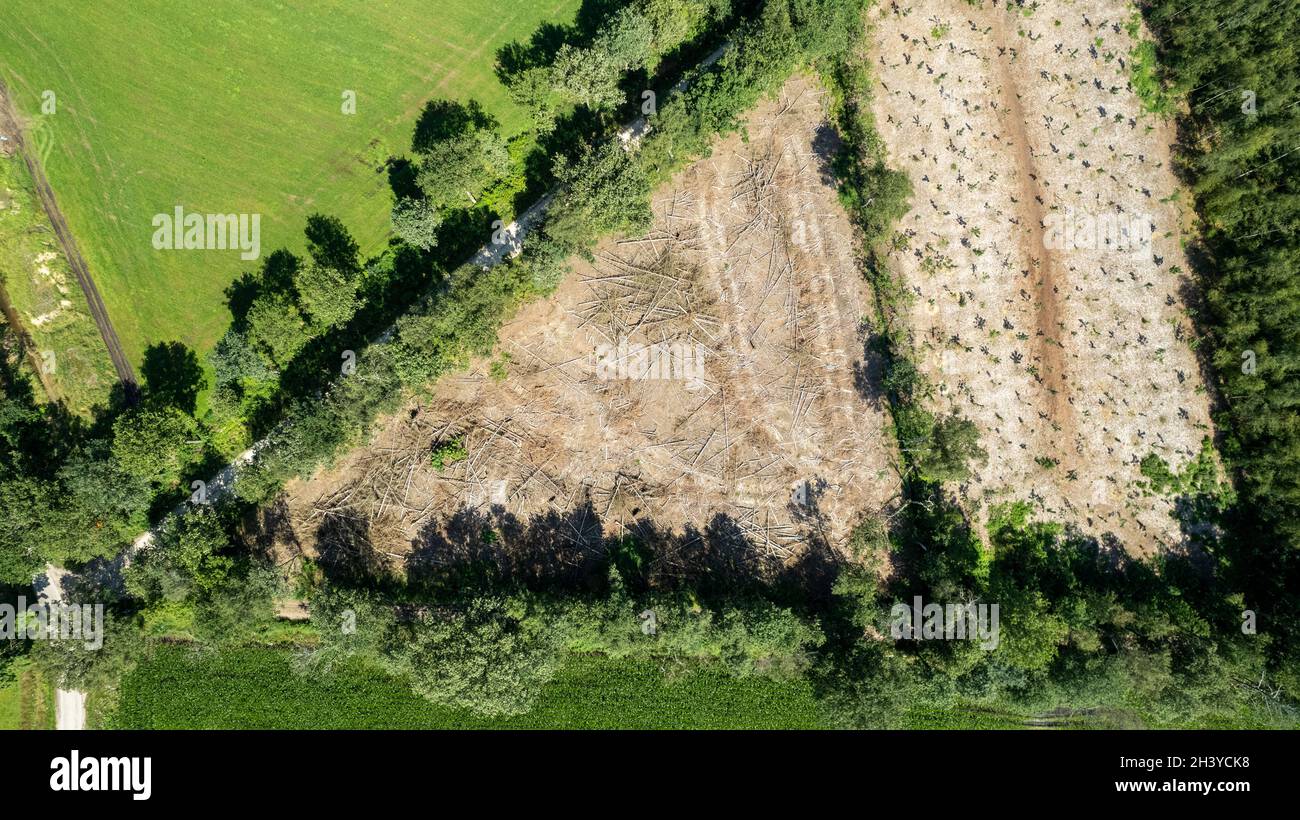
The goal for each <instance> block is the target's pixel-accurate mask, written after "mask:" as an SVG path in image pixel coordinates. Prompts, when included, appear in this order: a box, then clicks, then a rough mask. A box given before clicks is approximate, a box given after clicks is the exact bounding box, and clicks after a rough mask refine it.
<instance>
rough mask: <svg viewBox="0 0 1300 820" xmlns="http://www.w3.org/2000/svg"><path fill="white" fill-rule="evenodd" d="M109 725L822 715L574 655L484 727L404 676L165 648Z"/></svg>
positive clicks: (805, 700)
mask: <svg viewBox="0 0 1300 820" xmlns="http://www.w3.org/2000/svg"><path fill="white" fill-rule="evenodd" d="M112 722H113V725H115V726H116V727H118V728H127V729H214V728H250V729H251V728H284V729H344V728H350V729H399V728H401V729H548V728H555V729H561V728H571V729H581V728H627V729H668V728H674V729H676V728H683V729H684V728H708V729H739V728H755V729H759V728H762V729H780V728H786V729H800V728H806V729H811V728H821V727H823V718H822V715H821V712H820V710H819V708H818V706H817V703H816V702H815V701H814V699H813V696H812V692H811V690H810V689H809V688H808V685H807V684H806V683H804V682H802V681H790V682H778V681H772V680H766V679H756V678H751V679H743V680H742V679H735V678H731V677H729V676H727V675H726V673H725V672H723V671H722V670H721V669H718V668H716V667H715V668H707V667H706V668H702V669H695V670H693V671H690V672H685V673H681V674H679V675H677V676H675V677H673V678H672V679H666V678H665V676H664V674H663V673H661V672H660V670H659V669H658V668H657V667H656V666H655V665H653V664H649V663H645V662H635V661H613V660H608V659H604V658H593V657H581V658H575V659H574V661H573V662H572V663H570V664H569V666H568V667H567V668H566V669H564V670H563V671H562V672H561V673H560V675H559V676H558V677H557V678H556V679H555V680H554V681H552V682H551V684H550V685H549V686H547V688H546V690H545V691H544V692H543V694H542V697H541V700H540V701H539V702H538V704H537V706H536V707H535V708H534V709H533V711H532V712H530V713H529V714H527V715H523V716H521V717H517V718H511V719H504V720H487V719H483V718H478V717H475V716H474V715H472V714H470V713H468V712H464V711H459V710H454V709H448V708H445V707H440V706H436V705H434V704H432V703H430V702H429V701H427V700H424V699H423V698H421V697H419V696H418V695H415V694H413V693H412V692H411V690H410V689H409V688H408V687H407V686H406V684H405V683H404V682H402V681H400V680H397V679H394V678H391V677H389V676H387V675H384V674H382V673H377V672H375V671H372V670H369V669H365V668H361V667H352V668H350V669H347V670H346V671H344V672H342V673H338V674H336V676H335V677H334V678H332V679H330V680H309V679H307V678H304V677H301V676H298V675H295V674H294V673H293V672H292V670H291V669H290V664H289V660H288V656H287V655H286V654H285V653H284V652H282V651H278V650H274V649H239V650H234V651H230V652H227V653H225V654H222V655H214V654H208V655H196V654H194V653H193V652H192V650H190V649H187V648H185V647H180V646H176V645H170V646H163V647H160V648H159V650H158V651H157V652H156V653H155V654H154V655H153V657H152V658H151V659H150V660H149V661H147V662H146V663H144V664H142V665H140V666H139V667H137V668H136V669H135V670H134V671H133V672H131V673H130V674H129V675H128V676H127V677H126V679H125V680H124V681H123V684H122V687H121V700H120V704H119V706H118V708H117V711H116V713H115V716H114V718H113V721H112Z"/></svg>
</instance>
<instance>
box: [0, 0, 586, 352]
mask: <svg viewBox="0 0 1300 820" xmlns="http://www.w3.org/2000/svg"><path fill="white" fill-rule="evenodd" d="M578 6H579V0H377V2H369V3H355V2H349V0H282V2H277V3H261V2H255V0H209V2H206V3H202V4H185V3H175V2H171V0H105V1H104V2H99V3H84V2H80V0H10V2H6V3H3V4H0V72H3V76H4V79H5V80H6V82H7V83H8V85H9V87H10V89H11V91H12V92H13V94H14V97H15V102H16V105H17V106H18V108H19V109H20V111H21V112H22V113H23V114H24V115H26V116H27V117H29V118H30V120H31V122H30V125H31V126H32V130H34V131H39V132H43V133H41V134H40V135H39V139H34V140H33V142H36V143H38V144H42V143H48V145H49V151H48V155H47V158H46V169H47V174H48V176H49V179H50V183H51V185H52V186H53V188H54V191H55V194H56V195H57V196H58V198H59V203H60V205H61V207H62V209H63V210H64V212H65V214H66V216H67V220H68V223H69V225H70V226H71V227H72V230H73V232H74V234H75V235H76V237H77V240H78V242H79V244H80V246H81V250H82V253H83V254H84V255H85V256H86V259H87V262H88V264H89V265H90V269H91V272H92V275H93V276H94V277H95V279H96V282H97V283H98V285H99V289H100V291H101V292H102V294H103V298H104V301H105V303H106V304H107V306H108V310H109V314H110V316H111V318H112V320H113V323H114V325H115V326H116V328H117V331H118V334H119V336H120V337H121V340H122V344H123V346H124V347H125V348H126V351H127V353H128V355H129V356H130V357H131V358H132V360H133V361H134V362H135V363H136V365H137V366H138V365H139V362H140V359H141V356H142V353H143V351H144V349H145V347H147V345H148V344H149V343H151V342H158V341H171V340H180V341H182V342H185V343H186V344H188V345H190V346H192V347H194V348H195V349H197V350H198V351H199V353H200V355H202V354H203V353H205V352H206V351H207V350H208V349H209V348H210V347H211V346H212V344H214V343H215V342H216V340H217V339H218V338H219V337H220V335H221V334H222V333H223V332H224V331H225V328H226V326H227V324H228V323H229V318H230V317H229V313H228V311H227V310H226V306H225V300H224V298H223V295H222V294H223V290H224V289H225V287H226V285H227V284H229V283H230V282H231V281H232V280H234V279H235V278H237V277H238V276H239V275H240V273H242V272H243V271H245V270H250V269H253V268H255V267H256V266H257V265H258V264H259V263H258V262H255V261H252V262H250V261H243V260H241V259H240V258H239V252H238V251H236V250H226V251H220V250H205V251H199V250H190V251H158V250H155V249H154V248H153V246H152V242H151V239H152V236H153V232H154V226H153V225H152V222H151V221H152V219H153V216H154V215H155V214H158V213H171V212H172V210H173V209H174V207H175V206H177V205H181V206H183V207H184V208H185V209H186V210H187V211H195V212H201V213H250V214H252V213H260V214H261V215H262V220H261V248H262V253H263V255H265V254H267V253H269V252H270V251H271V250H273V249H275V248H277V247H289V248H291V249H294V250H301V249H302V246H303V240H302V229H303V225H304V221H305V218H306V216H307V215H308V214H309V213H311V212H313V211H321V212H325V213H331V214H334V215H337V216H339V217H340V218H341V219H342V220H343V221H344V222H345V223H346V224H347V225H348V226H349V228H350V229H351V230H352V231H353V233H354V235H355V236H356V238H357V239H358V241H359V242H360V243H361V244H362V247H363V250H365V251H374V250H376V249H378V248H379V247H381V246H382V244H383V242H384V239H385V237H386V235H387V231H388V211H389V205H390V200H391V194H390V192H389V188H388V185H387V177H386V174H385V172H384V170H383V163H384V160H385V159H386V158H387V157H388V156H389V155H391V154H402V153H405V152H406V151H407V149H408V148H409V140H410V134H411V130H412V128H413V126H414V123H415V120H416V117H417V116H418V114H419V112H420V110H421V108H422V107H423V104H424V102H425V101H426V100H428V99H430V98H433V97H445V98H454V99H460V100H466V99H470V98H473V99H476V100H478V101H479V102H481V103H482V104H483V106H484V108H485V109H486V110H487V111H489V112H490V113H492V114H494V115H495V116H496V117H497V118H498V119H499V120H500V121H501V123H502V127H503V131H504V132H505V133H506V134H507V135H510V134H514V133H517V132H520V131H522V130H524V129H526V128H527V126H528V123H527V121H526V117H525V114H524V112H523V111H522V110H520V109H519V108H517V107H516V106H515V105H514V104H513V103H512V102H511V101H510V100H509V99H508V97H507V96H506V94H505V90H504V88H503V87H502V86H501V85H500V83H498V82H497V80H496V77H495V76H494V74H493V61H494V55H495V53H496V50H497V49H498V48H499V47H500V46H501V45H503V44H505V43H507V42H510V41H512V40H515V39H527V38H528V37H529V35H531V33H532V32H533V31H534V30H535V29H536V28H537V26H538V25H539V24H540V23H542V22H543V21H553V22H557V23H561V22H567V21H569V20H571V19H572V17H573V15H574V14H575V13H576V11H577V8H578ZM46 90H49V91H53V92H54V102H55V111H54V113H53V114H43V113H42V111H41V105H42V99H43V97H42V95H43V92H45V91H46ZM345 90H351V91H355V92H356V113H355V114H353V115H346V114H344V113H343V112H342V104H343V92H344V91H345Z"/></svg>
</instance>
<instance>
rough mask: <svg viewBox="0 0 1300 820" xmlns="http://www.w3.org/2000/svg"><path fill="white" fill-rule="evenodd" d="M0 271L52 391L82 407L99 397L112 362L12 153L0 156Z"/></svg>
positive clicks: (110, 378)
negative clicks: (7, 155)
mask: <svg viewBox="0 0 1300 820" xmlns="http://www.w3.org/2000/svg"><path fill="white" fill-rule="evenodd" d="M0 279H2V280H3V284H4V288H5V291H6V292H7V293H8V295H9V300H10V302H11V304H12V306H13V308H14V311H15V312H16V313H17V315H18V318H19V320H20V321H21V322H22V328H21V329H22V330H23V331H25V332H26V334H27V336H28V338H30V339H31V341H32V344H33V346H34V347H35V352H36V355H37V359H38V360H40V361H41V362H42V363H43V364H42V367H43V369H44V370H45V373H44V374H43V375H44V380H43V382H44V383H45V384H47V385H49V388H50V389H49V390H48V391H47V392H48V393H49V394H50V395H49V398H50V399H51V400H53V401H59V400H62V401H63V402H65V403H66V404H67V406H68V409H70V410H72V411H73V412H76V413H81V414H87V413H88V412H89V410H90V408H91V407H93V406H94V405H96V404H104V403H105V402H106V401H107V399H108V394H109V390H110V389H111V388H112V386H113V383H114V382H115V381H116V376H115V375H114V373H113V365H112V363H111V362H110V361H109V358H108V351H107V349H106V348H105V347H104V340H103V339H102V338H100V335H99V329H98V328H97V327H95V321H94V319H92V318H91V316H90V308H89V307H88V306H87V305H86V297H85V294H84V293H82V291H81V288H80V287H78V285H77V280H76V279H75V278H74V277H73V275H72V271H71V270H69V269H68V263H67V260H66V259H65V258H64V256H63V252H62V250H60V248H59V243H58V240H57V239H56V238H55V236H54V229H53V228H51V227H50V223H49V220H47V219H46V217H45V213H44V211H42V210H41V206H40V201H39V200H38V199H37V197H36V191H35V189H34V187H33V184H32V179H31V175H30V174H28V172H27V167H26V166H25V165H24V164H23V161H22V160H21V159H20V158H19V157H18V156H17V155H13V156H9V157H0Z"/></svg>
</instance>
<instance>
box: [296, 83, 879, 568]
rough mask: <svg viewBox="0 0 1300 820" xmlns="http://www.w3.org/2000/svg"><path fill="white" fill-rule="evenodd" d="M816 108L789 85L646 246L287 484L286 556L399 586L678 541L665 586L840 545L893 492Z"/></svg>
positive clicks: (624, 243)
mask: <svg viewBox="0 0 1300 820" xmlns="http://www.w3.org/2000/svg"><path fill="white" fill-rule="evenodd" d="M825 106H826V99H825V91H824V90H823V89H822V88H821V87H820V86H819V85H818V84H817V83H815V82H814V81H812V80H811V79H809V78H806V77H796V78H795V79H792V80H790V81H789V82H788V83H787V84H786V85H785V86H784V88H783V89H782V91H781V93H780V94H779V95H778V96H777V98H776V99H774V100H769V101H765V102H764V103H762V104H761V105H760V106H759V107H758V108H757V109H756V110H755V111H753V112H752V113H751V116H750V117H749V118H748V122H747V125H746V127H745V129H744V130H743V132H742V134H737V135H733V136H731V137H729V138H727V139H725V140H721V141H719V142H717V143H715V147H714V151H713V153H712V156H711V157H710V158H708V159H705V160H702V161H700V162H698V163H696V164H694V165H693V166H691V167H689V168H687V169H686V170H684V171H683V172H681V173H680V174H678V175H677V176H676V177H675V178H674V179H673V180H672V181H671V182H670V183H669V184H667V185H665V186H663V187H662V188H661V189H660V190H659V191H657V192H656V193H655V195H654V198H653V213H654V220H653V225H652V228H651V229H650V231H649V232H648V233H646V234H645V235H642V236H631V237H620V238H612V239H609V240H607V241H604V242H602V243H601V244H600V245H599V246H598V247H597V248H596V250H595V253H594V258H593V259H592V260H590V261H584V260H574V262H573V266H574V270H573V272H572V273H571V274H570V275H569V276H568V277H567V278H566V279H565V281H564V282H563V283H562V284H561V285H560V287H559V288H558V290H557V291H556V293H555V294H554V295H553V296H552V297H550V298H548V299H545V300H542V301H540V302H537V303H534V304H532V305H530V306H528V307H526V308H525V309H524V310H522V311H521V312H520V313H519V314H518V315H517V316H516V317H515V318H514V319H513V320H512V321H511V322H509V323H508V324H507V325H506V326H505V327H504V328H503V329H502V331H501V334H500V339H501V341H500V345H499V348H498V350H499V352H498V354H497V356H496V357H495V358H494V359H492V360H490V361H483V362H480V363H478V364H477V365H476V366H475V367H474V368H472V369H471V370H470V371H468V372H467V373H464V374H462V375H461V376H459V377H454V378H448V379H444V380H443V381H442V382H440V383H439V384H438V385H437V386H436V387H435V388H434V389H433V390H432V392H431V394H430V395H429V396H427V397H425V398H424V399H422V400H420V401H419V402H416V403H412V404H410V405H409V406H408V407H406V408H405V409H404V410H403V411H401V412H399V413H398V414H396V415H394V416H393V417H391V418H389V419H388V420H387V421H386V422H385V423H383V424H381V425H380V427H379V429H378V431H377V433H376V434H375V436H374V437H373V439H372V441H371V442H370V444H369V445H368V446H366V447H364V448H361V449H358V450H355V451H353V452H352V453H350V454H349V455H348V456H347V457H346V458H344V459H343V460H342V461H341V462H340V463H339V464H337V465H335V466H334V467H333V468H332V469H330V470H328V471H326V472H323V473H318V474H317V475H316V476H314V477H313V478H312V479H311V480H309V481H305V482H295V483H293V484H291V485H290V486H289V488H288V500H287V509H286V512H287V516H286V521H287V523H288V524H289V528H288V530H282V543H290V542H292V543H293V544H296V545H299V546H301V547H303V548H305V549H306V550H307V551H308V552H311V551H313V550H315V549H316V548H317V547H318V546H319V548H320V550H321V551H325V550H328V549H344V550H346V549H349V548H350V547H349V546H348V545H349V544H351V543H353V542H354V541H355V540H357V539H363V540H364V541H365V542H366V543H367V545H369V546H371V547H373V548H374V549H375V550H376V551H377V552H378V553H379V554H381V555H384V556H385V559H384V560H386V561H390V562H392V564H393V567H392V568H393V569H395V570H400V569H402V568H403V566H406V567H407V568H409V567H410V565H412V564H413V563H414V562H432V563H434V564H442V563H451V562H452V561H453V560H455V559H457V558H463V557H464V555H463V554H458V551H459V550H460V549H463V548H465V547H466V541H469V542H472V543H469V544H468V547H469V548H470V549H474V548H476V547H492V549H502V548H504V547H508V546H509V544H511V543H516V540H515V537H516V536H517V539H518V541H517V542H518V543H521V544H522V543H523V542H525V541H531V540H540V541H541V542H543V544H544V546H543V547H542V551H543V552H545V554H546V560H547V561H549V562H559V563H561V564H573V565H576V564H580V563H582V562H583V561H584V557H591V555H592V553H593V552H594V551H597V550H601V549H603V543H605V542H604V541H603V539H604V538H605V537H607V536H611V535H613V536H618V535H619V534H632V535H636V536H638V538H639V539H641V540H647V541H655V542H656V543H659V544H665V543H666V544H668V546H667V547H666V548H664V549H662V550H660V551H659V552H657V554H656V560H657V561H659V562H661V566H660V570H661V571H662V572H665V573H668V574H673V573H674V572H678V571H683V572H684V571H686V568H687V567H688V566H695V567H698V566H699V565H700V563H701V561H703V562H706V563H707V562H709V561H715V560H716V561H720V562H723V563H725V565H726V566H727V567H728V568H730V569H737V568H739V569H741V570H742V571H744V572H746V573H756V574H760V575H761V574H764V573H766V572H769V571H781V570H783V569H788V568H790V567H791V566H793V565H795V564H797V563H798V562H799V561H800V560H801V559H802V558H804V557H805V556H806V555H807V553H808V551H809V550H810V548H811V547H813V546H817V547H826V548H829V549H836V548H838V547H840V546H841V545H842V544H843V542H844V540H845V539H846V537H847V535H848V533H849V532H850V530H851V529H852V526H853V525H854V524H855V523H856V521H857V520H858V519H859V518H860V516H862V515H864V514H866V515H871V514H875V513H877V512H879V510H880V509H881V508H882V507H884V506H885V505H886V504H887V503H889V502H890V501H891V500H892V499H894V498H896V496H897V492H898V481H897V475H896V471H895V469H894V465H895V463H896V459H895V449H894V445H893V440H892V436H891V435H890V433H889V432H888V428H887V422H886V419H885V415H884V413H883V410H882V408H881V407H880V405H879V402H878V401H876V400H874V399H872V398H870V397H869V396H870V394H869V391H867V390H866V388H865V387H864V385H865V384H867V383H868V382H869V381H870V379H871V374H870V373H869V372H868V370H869V368H868V367H867V365H866V359H865V350H866V338H865V330H866V324H865V321H866V317H867V316H869V315H870V314H871V311H872V310H873V308H872V303H871V296H870V292H869V288H868V285H867V284H866V282H865V280H864V279H863V277H862V275H861V269H860V265H859V264H858V262H857V257H856V254H855V249H854V243H853V229H852V226H851V225H850V223H849V221H848V218H847V216H846V215H845V213H844V211H843V210H842V208H841V207H840V205H839V202H838V199H837V195H836V191H835V188H834V185H833V182H832V181H831V179H830V177H829V169H828V167H827V165H828V163H829V161H830V158H831V157H832V156H833V152H834V150H835V139H834V135H833V131H832V129H831V128H830V127H829V126H828V125H827V124H826V109H825ZM485 530H489V531H491V532H485ZM494 532H495V533H498V534H492V533H494ZM497 539H504V542H506V543H502V542H500V541H498V540H497ZM494 544H495V546H492V545H494Z"/></svg>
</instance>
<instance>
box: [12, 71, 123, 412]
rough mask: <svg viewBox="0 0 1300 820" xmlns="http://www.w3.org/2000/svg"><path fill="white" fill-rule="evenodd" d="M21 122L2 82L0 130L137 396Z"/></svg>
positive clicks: (104, 311)
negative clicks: (7, 137)
mask: <svg viewBox="0 0 1300 820" xmlns="http://www.w3.org/2000/svg"><path fill="white" fill-rule="evenodd" d="M20 122H21V120H19V118H18V113H17V111H16V110H15V109H14V107H13V99H12V96H11V95H10V93H9V89H8V88H7V87H5V85H4V83H3V82H0V130H3V131H4V132H5V133H6V134H9V135H11V137H10V138H11V139H12V140H13V141H14V143H15V148H16V151H17V153H18V155H19V156H21V157H22V158H23V162H24V163H26V165H27V171H28V173H29V174H31V177H32V182H33V184H34V185H35V187H36V194H37V196H38V197H39V198H40V200H41V207H42V208H43V209H44V210H45V216H46V218H47V219H49V220H50V225H51V226H52V227H53V228H54V234H55V236H56V237H58V240H59V247H60V248H61V249H62V250H63V256H64V258H65V259H67V260H68V267H69V268H71V269H72V273H73V275H74V276H75V277H76V278H77V284H78V285H80V286H81V290H82V292H83V293H84V294H85V295H86V303H87V304H88V305H89V306H90V315H91V316H92V317H93V318H94V320H95V326H96V327H98V328H99V335H100V336H101V337H102V338H103V340H104V346H105V347H107V348H108V356H109V359H111V360H112V362H113V369H114V370H115V371H117V378H118V380H119V381H120V382H122V385H123V386H124V387H125V388H126V392H127V395H128V396H133V395H134V394H135V392H136V387H137V381H136V377H135V369H134V368H133V367H132V366H131V360H130V359H129V358H127V355H126V352H125V351H124V350H123V349H122V343H121V341H120V340H119V339H118V337H117V331H116V330H115V329H114V328H113V322H112V320H111V319H109V317H108V308H107V307H106V306H105V305H104V300H103V298H102V297H101V296H100V295H99V288H97V287H95V280H94V279H93V278H92V277H91V275H90V267H89V266H88V265H87V264H86V260H85V257H83V256H82V255H81V249H80V248H78V247H77V240H76V238H75V237H73V235H72V230H71V229H70V228H69V227H68V221H67V219H65V218H64V216H63V211H62V210H60V208H59V202H58V200H57V199H56V198H55V196H54V190H53V189H52V188H51V187H50V183H49V180H48V179H47V178H46V176H45V169H44V168H42V167H41V163H40V162H39V161H38V159H37V158H36V157H35V156H33V155H32V152H31V150H30V149H29V147H28V145H27V141H26V140H25V139H24V138H23V131H22V128H21V126H20Z"/></svg>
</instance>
